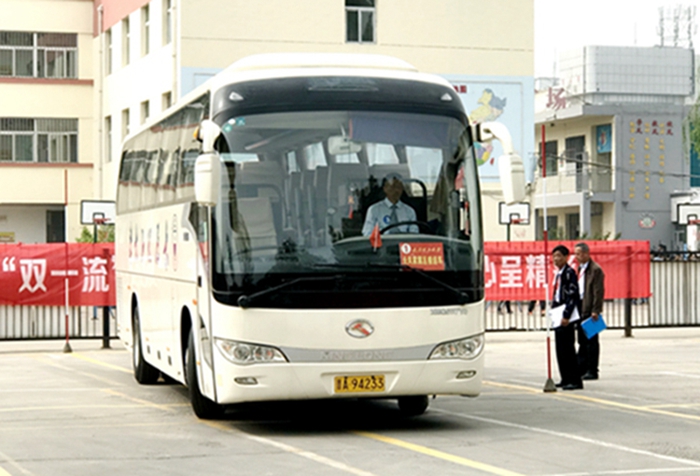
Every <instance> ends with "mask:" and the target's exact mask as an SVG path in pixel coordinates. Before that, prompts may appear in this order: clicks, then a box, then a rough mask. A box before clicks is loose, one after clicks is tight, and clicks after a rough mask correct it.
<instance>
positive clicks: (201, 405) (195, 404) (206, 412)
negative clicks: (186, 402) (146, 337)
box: [185, 331, 224, 420]
mask: <svg viewBox="0 0 700 476" xmlns="http://www.w3.org/2000/svg"><path fill="white" fill-rule="evenodd" d="M185 366H186V370H185V371H186V377H187V387H188V389H189V393H190V402H191V403H192V410H194V414H195V415H197V417H198V418H201V419H202V420H216V419H218V418H221V417H222V416H223V415H224V407H223V406H222V405H219V404H218V403H216V402H212V401H211V400H209V399H208V398H207V397H205V396H204V395H202V392H201V391H200V390H199V380H198V379H197V357H196V356H195V355H194V333H193V332H192V331H190V337H189V339H187V349H186V350H185Z"/></svg>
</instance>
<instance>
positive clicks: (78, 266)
mask: <svg viewBox="0 0 700 476" xmlns="http://www.w3.org/2000/svg"><path fill="white" fill-rule="evenodd" d="M0 263H1V264H2V268H0V304H9V305H20V306H62V305H64V304H65V299H66V298H65V295H66V294H65V291H66V279H67V280H68V298H69V299H68V304H69V305H70V306H114V305H115V303H116V298H115V296H116V294H115V289H114V287H115V284H114V283H115V281H114V244H113V243H96V244H91V243H47V244H36V245H25V244H4V245H0Z"/></svg>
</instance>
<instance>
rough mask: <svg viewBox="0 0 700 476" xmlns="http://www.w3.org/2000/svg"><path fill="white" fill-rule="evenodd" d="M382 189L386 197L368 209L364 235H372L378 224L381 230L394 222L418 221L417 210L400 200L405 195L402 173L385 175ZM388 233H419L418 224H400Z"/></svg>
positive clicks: (363, 227) (363, 228)
mask: <svg viewBox="0 0 700 476" xmlns="http://www.w3.org/2000/svg"><path fill="white" fill-rule="evenodd" d="M382 190H383V191H384V195H386V198H385V199H384V200H381V201H379V202H377V203H375V204H374V205H372V206H371V207H369V209H368V210H367V216H366V217H365V224H364V225H363V226H362V234H363V235H364V236H369V235H371V234H372V230H373V229H374V227H375V226H376V225H379V229H380V230H381V229H384V228H386V227H388V226H389V225H393V224H394V223H402V222H415V221H416V212H415V211H414V210H413V208H411V206H410V205H407V204H405V203H403V202H402V201H401V200H400V198H401V195H403V181H402V177H401V175H400V174H397V173H391V174H388V175H387V176H386V177H384V180H382ZM386 233H387V234H395V233H418V226H417V225H415V224H406V225H399V226H397V227H394V228H391V229H390V230H387V232H386Z"/></svg>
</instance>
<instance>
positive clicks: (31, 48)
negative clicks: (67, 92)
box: [0, 31, 78, 78]
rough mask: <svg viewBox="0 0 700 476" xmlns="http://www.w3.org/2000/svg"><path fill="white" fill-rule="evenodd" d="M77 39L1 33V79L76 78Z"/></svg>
mask: <svg viewBox="0 0 700 476" xmlns="http://www.w3.org/2000/svg"><path fill="white" fill-rule="evenodd" d="M77 75H78V35H76V34H71V33H27V32H18V31H0V76H13V77H26V78H76V77H77Z"/></svg>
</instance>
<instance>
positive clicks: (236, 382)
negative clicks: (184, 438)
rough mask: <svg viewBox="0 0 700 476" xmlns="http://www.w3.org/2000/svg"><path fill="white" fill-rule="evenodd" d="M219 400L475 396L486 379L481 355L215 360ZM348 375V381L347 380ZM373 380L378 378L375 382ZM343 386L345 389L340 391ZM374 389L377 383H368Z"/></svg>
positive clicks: (217, 398)
mask: <svg viewBox="0 0 700 476" xmlns="http://www.w3.org/2000/svg"><path fill="white" fill-rule="evenodd" d="M215 365H216V400H217V402H218V403H221V404H233V403H243V402H256V401H274V400H305V399H326V398H396V397H399V396H409V395H465V396H477V395H479V393H480V391H481V384H482V378H483V353H482V354H481V355H479V356H478V357H476V358H475V359H473V360H458V359H455V360H426V361H406V362H343V363H337V362H336V363H333V364H329V363H296V364H295V363H275V364H257V365H247V366H244V365H236V364H233V363H231V362H230V361H228V360H226V359H223V358H219V359H217V362H216V364H215ZM338 377H340V379H341V381H344V382H352V379H353V378H354V379H355V383H357V382H358V380H357V379H358V378H360V377H364V382H376V381H379V378H380V377H381V378H383V382H384V385H383V389H381V390H380V391H376V388H375V389H374V391H373V390H369V389H368V390H364V389H363V388H357V387H355V388H352V385H350V387H348V388H342V386H340V385H339V383H338V379H337V378H338ZM345 377H348V379H345ZM372 377H374V379H372ZM339 387H341V388H339ZM370 387H376V385H370Z"/></svg>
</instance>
